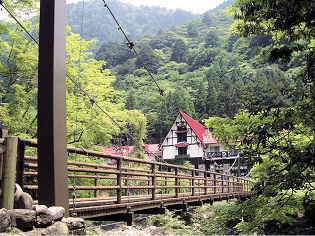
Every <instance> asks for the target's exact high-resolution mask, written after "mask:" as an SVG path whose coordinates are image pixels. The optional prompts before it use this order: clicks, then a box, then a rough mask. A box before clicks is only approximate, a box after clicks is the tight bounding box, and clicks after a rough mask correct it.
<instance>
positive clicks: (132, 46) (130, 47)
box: [126, 41, 136, 50]
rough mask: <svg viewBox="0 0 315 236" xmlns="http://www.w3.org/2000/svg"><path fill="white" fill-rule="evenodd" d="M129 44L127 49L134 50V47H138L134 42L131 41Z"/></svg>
mask: <svg viewBox="0 0 315 236" xmlns="http://www.w3.org/2000/svg"><path fill="white" fill-rule="evenodd" d="M126 44H127V47H128V48H129V49H130V50H132V49H133V48H134V46H136V44H135V43H134V42H133V41H129V42H127V43H126Z"/></svg>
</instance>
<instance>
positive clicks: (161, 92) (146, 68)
mask: <svg viewBox="0 0 315 236" xmlns="http://www.w3.org/2000/svg"><path fill="white" fill-rule="evenodd" d="M102 1H103V3H104V7H105V8H107V10H108V11H109V13H110V14H111V16H112V18H113V19H114V21H115V22H116V24H117V26H118V30H120V31H121V32H122V34H123V35H124V37H125V39H126V40H127V47H128V48H129V49H130V50H132V51H133V52H134V53H135V55H136V56H137V58H138V59H139V60H140V62H141V64H142V66H143V68H144V69H145V70H146V71H147V72H148V74H149V76H150V77H151V79H152V81H153V82H154V83H155V85H156V87H157V88H158V92H159V93H160V95H161V96H162V97H164V89H162V88H161V87H160V86H159V84H158V83H157V81H156V79H155V78H154V76H153V74H152V73H151V71H150V70H149V68H148V66H147V65H146V64H145V62H144V61H143V59H142V58H141V56H140V55H139V53H138V52H137V50H136V49H135V46H136V45H135V43H134V42H133V41H131V40H130V39H129V38H128V36H127V34H126V33H125V31H124V30H123V28H122V27H121V25H120V24H119V22H118V20H117V18H116V17H115V15H114V13H113V12H112V10H111V9H110V7H109V6H108V4H107V3H106V1H105V0H102ZM165 100H166V102H167V103H168V105H169V107H170V108H171V109H172V110H173V112H174V114H175V115H176V110H175V109H174V108H173V106H172V103H171V102H170V101H169V100H168V99H166V98H165Z"/></svg>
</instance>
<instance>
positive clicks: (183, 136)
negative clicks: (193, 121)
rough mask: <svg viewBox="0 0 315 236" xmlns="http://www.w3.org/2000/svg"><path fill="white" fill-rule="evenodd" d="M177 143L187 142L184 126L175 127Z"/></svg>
mask: <svg viewBox="0 0 315 236" xmlns="http://www.w3.org/2000/svg"><path fill="white" fill-rule="evenodd" d="M177 131H178V132H179V133H177V142H178V143H181V142H187V127H186V126H184V125H179V126H177Z"/></svg>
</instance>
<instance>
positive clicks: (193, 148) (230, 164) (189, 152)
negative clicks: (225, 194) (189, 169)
mask: <svg viewBox="0 0 315 236" xmlns="http://www.w3.org/2000/svg"><path fill="white" fill-rule="evenodd" d="M237 143H238V142H233V141H231V142H229V145H230V146H231V147H232V151H228V150H226V148H225V146H224V145H223V143H220V142H218V141H217V140H216V139H215V138H214V137H213V136H212V134H211V132H210V131H209V129H207V128H206V127H205V126H203V125H202V124H200V123H199V122H197V121H196V120H194V119H193V118H191V117H190V116H188V115H186V114H185V113H183V112H181V111H180V112H179V114H178V116H177V117H176V120H175V122H174V123H173V125H172V127H171V128H170V130H169V132H168V134H167V135H166V137H165V138H164V140H163V142H162V143H161V145H160V149H161V150H162V151H163V155H162V157H163V159H164V160H165V161H168V160H169V161H172V160H176V159H182V158H183V159H186V160H189V161H190V162H191V163H192V164H193V165H195V166H196V167H197V168H199V169H206V170H214V169H216V166H220V167H221V168H223V170H229V169H230V170H231V172H233V171H234V172H235V171H236V168H237V165H235V163H236V159H237V158H238V151H236V150H233V147H234V146H236V145H237ZM241 168H242V169H243V171H242V172H243V173H245V172H246V171H245V170H244V169H245V168H246V167H243V166H242V167H241Z"/></svg>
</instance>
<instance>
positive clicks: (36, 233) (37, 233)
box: [19, 229, 44, 236]
mask: <svg viewBox="0 0 315 236" xmlns="http://www.w3.org/2000/svg"><path fill="white" fill-rule="evenodd" d="M43 230H44V229H34V230H32V231H28V232H24V235H25V236H41V235H42V231H43ZM19 236H20V234H19Z"/></svg>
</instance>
